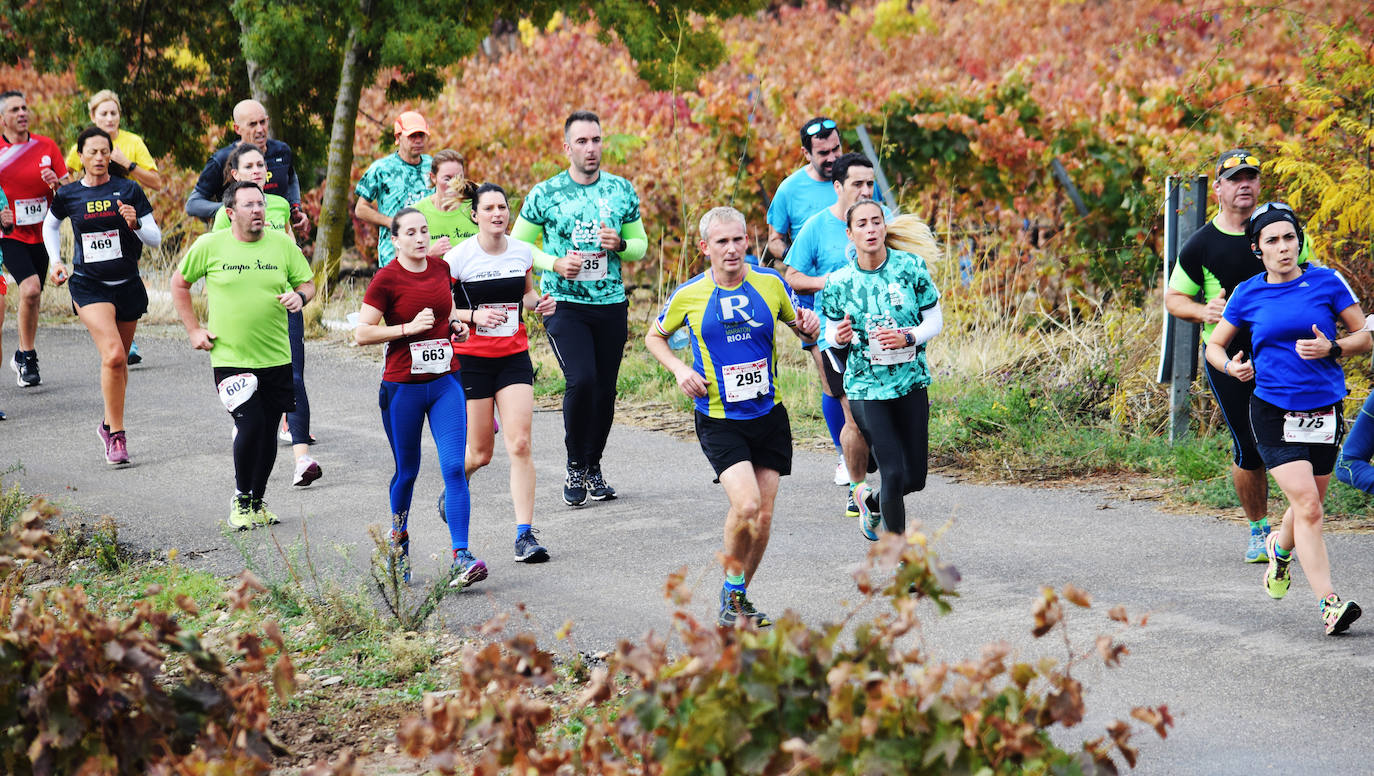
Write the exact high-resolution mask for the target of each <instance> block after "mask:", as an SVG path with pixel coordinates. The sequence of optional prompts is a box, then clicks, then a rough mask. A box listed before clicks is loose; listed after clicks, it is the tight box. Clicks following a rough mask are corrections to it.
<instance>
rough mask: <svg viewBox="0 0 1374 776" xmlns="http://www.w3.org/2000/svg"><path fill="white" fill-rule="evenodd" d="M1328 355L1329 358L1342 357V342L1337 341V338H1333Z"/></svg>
mask: <svg viewBox="0 0 1374 776" xmlns="http://www.w3.org/2000/svg"><path fill="white" fill-rule="evenodd" d="M1326 357H1327V358H1340V357H1341V343H1339V342H1337V341H1336V340H1331V350H1330V352H1328V353H1327V354H1326Z"/></svg>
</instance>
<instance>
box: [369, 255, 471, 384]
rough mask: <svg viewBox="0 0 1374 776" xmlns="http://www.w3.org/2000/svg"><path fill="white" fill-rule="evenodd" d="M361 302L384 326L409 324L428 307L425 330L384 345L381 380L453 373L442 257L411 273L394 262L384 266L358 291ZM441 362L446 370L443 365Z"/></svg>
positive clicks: (454, 363)
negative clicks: (431, 315)
mask: <svg viewBox="0 0 1374 776" xmlns="http://www.w3.org/2000/svg"><path fill="white" fill-rule="evenodd" d="M363 304H367V305H371V306H373V307H375V308H377V309H378V310H381V311H382V321H383V322H384V323H385V324H386V325H387V326H398V325H400V324H403V323H409V322H411V321H412V320H414V319H415V316H417V315H419V314H420V311H421V310H423V309H425V308H426V307H428V308H430V309H431V310H433V311H434V325H433V326H432V327H430V329H429V330H428V331H422V332H413V333H411V334H410V335H408V336H405V337H402V338H400V339H395V340H392V341H390V342H388V343H386V367H385V368H384V369H383V370H382V379H383V380H387V381H390V382H396V383H424V382H429V381H430V380H433V379H435V378H436V377H440V376H442V375H444V374H447V373H448V372H456V371H458V357H457V355H455V354H454V353H453V346H452V345H451V344H450V343H449V339H448V337H449V326H448V317H449V314H450V313H452V312H453V292H452V290H451V286H450V285H449V277H448V264H446V263H444V261H443V260H442V259H428V260H427V263H426V265H425V270H424V271H423V272H411V271H410V270H408V269H406V268H405V267H403V266H401V262H400V261H393V262H391V263H390V264H387V265H386V266H385V267H382V268H381V269H380V270H377V274H376V275H375V276H373V278H372V283H371V284H370V285H368V287H367V293H366V294H364V295H363ZM407 331H409V329H407ZM412 354H413V355H414V357H413V358H412ZM445 360H446V361H447V367H448V368H447V369H444V368H443V365H444V363H445Z"/></svg>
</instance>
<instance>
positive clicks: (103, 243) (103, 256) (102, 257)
mask: <svg viewBox="0 0 1374 776" xmlns="http://www.w3.org/2000/svg"><path fill="white" fill-rule="evenodd" d="M122 258H124V246H123V245H122V244H120V242H119V232H118V231H117V230H115V229H111V230H109V231H107V232H83V233H82V235H81V261H83V262H84V263H86V264H95V263H96V262H100V261H112V260H114V259H122Z"/></svg>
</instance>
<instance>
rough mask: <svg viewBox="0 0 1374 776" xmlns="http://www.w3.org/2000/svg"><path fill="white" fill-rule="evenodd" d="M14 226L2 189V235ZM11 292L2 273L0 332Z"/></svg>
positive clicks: (1, 349) (1, 414)
mask: <svg viewBox="0 0 1374 776" xmlns="http://www.w3.org/2000/svg"><path fill="white" fill-rule="evenodd" d="M12 228H14V213H13V211H11V210H10V200H9V198H8V197H6V196H5V190H4V189H0V236H3V235H7V234H9V233H10V229H12ZM3 259H4V256H3V255H0V264H2V263H3ZM8 294H9V284H7V283H6V282H5V275H4V273H0V333H3V331H4V328H5V327H4V324H5V297H6V296H7V295H8ZM3 352H5V351H4V345H3V344H0V353H3ZM4 419H5V413H4V412H3V411H0V420H4Z"/></svg>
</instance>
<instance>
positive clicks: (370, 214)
mask: <svg viewBox="0 0 1374 776" xmlns="http://www.w3.org/2000/svg"><path fill="white" fill-rule="evenodd" d="M353 215H355V216H357V217H358V220H360V221H363V222H365V223H369V224H372V225H373V226H386V227H390V226H391V219H390V218H387V217H386V216H384V215H382V211H380V210H378V209H377V203H375V202H373V201H372V200H370V199H363V198H362V197H358V204H356V205H354V206H353Z"/></svg>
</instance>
